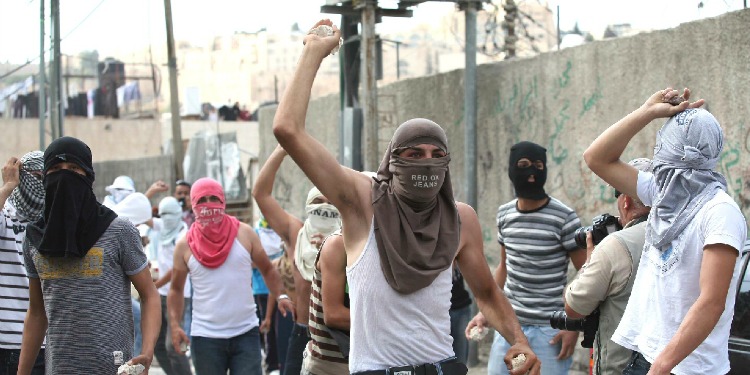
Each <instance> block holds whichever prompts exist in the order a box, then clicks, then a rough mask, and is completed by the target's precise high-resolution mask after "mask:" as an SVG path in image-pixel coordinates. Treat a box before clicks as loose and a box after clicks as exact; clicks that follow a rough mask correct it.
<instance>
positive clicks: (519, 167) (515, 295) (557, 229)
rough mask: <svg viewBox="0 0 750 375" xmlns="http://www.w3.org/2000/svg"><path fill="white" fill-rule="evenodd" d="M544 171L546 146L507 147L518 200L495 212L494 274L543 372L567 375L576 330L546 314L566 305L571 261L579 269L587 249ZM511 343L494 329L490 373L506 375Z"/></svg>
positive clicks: (477, 321) (480, 319)
mask: <svg viewBox="0 0 750 375" xmlns="http://www.w3.org/2000/svg"><path fill="white" fill-rule="evenodd" d="M547 170H548V165H547V150H546V149H545V148H544V147H542V146H540V145H538V144H536V143H533V142H529V141H522V142H518V143H516V144H515V145H513V146H512V147H511V148H510V153H509V158H508V177H509V178H510V181H511V182H512V183H513V188H514V190H515V194H516V199H513V200H511V201H510V202H508V203H505V204H503V205H501V206H500V208H498V210H497V241H498V243H499V244H500V262H499V264H498V265H497V268H496V269H495V274H494V276H495V281H496V282H497V284H498V286H499V287H500V288H503V290H504V291H505V295H507V296H508V299H509V300H510V303H511V304H512V305H513V310H515V312H516V315H518V320H519V321H520V322H521V328H522V329H523V333H524V334H525V335H526V337H528V339H529V343H530V344H531V349H533V350H534V353H536V355H537V356H538V357H539V360H540V361H541V362H542V367H543V368H544V373H545V374H550V375H552V374H554V375H565V374H567V373H568V370H569V369H570V365H571V364H572V363H573V358H572V355H573V351H574V349H575V346H576V341H577V340H578V332H573V331H561V330H557V329H554V328H552V327H550V325H549V317H550V315H552V313H553V312H554V311H559V310H562V309H563V308H564V304H563V299H562V296H561V295H562V291H563V289H564V288H565V284H566V282H567V271H568V263H569V260H570V261H571V262H572V263H573V266H574V267H575V268H576V270H577V269H580V268H581V266H582V265H583V263H584V261H585V260H586V249H583V248H579V247H578V245H576V241H575V231H576V229H578V228H580V227H581V221H580V220H579V219H578V215H576V212H575V211H574V210H573V209H572V208H570V207H568V206H567V205H566V204H565V203H563V202H562V201H560V200H559V199H557V198H555V197H552V196H550V195H548V194H547V192H546V191H545V190H544V184H545V182H546V181H547ZM529 233H533V234H534V235H533V236H530V235H529ZM529 275H534V277H529ZM484 325H486V320H485V319H484V315H483V314H482V313H481V312H480V313H478V314H477V315H476V316H475V317H474V319H472V321H471V322H469V325H468V326H467V331H468V330H470V329H472V328H473V327H474V326H479V327H483V326H484ZM550 338H552V339H551V340H550ZM509 347H510V344H509V343H508V342H507V341H505V339H503V337H502V336H501V335H500V334H498V333H495V337H494V339H493V341H492V349H491V351H490V358H489V361H488V362H487V373H488V374H489V375H506V374H508V369H507V368H506V367H505V365H504V364H503V361H502V358H503V353H505V352H506V351H507V350H508V348H509Z"/></svg>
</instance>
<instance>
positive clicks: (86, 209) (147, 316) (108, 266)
mask: <svg viewBox="0 0 750 375" xmlns="http://www.w3.org/2000/svg"><path fill="white" fill-rule="evenodd" d="M43 175H44V178H43V181H42V183H43V185H44V191H45V199H44V210H43V214H42V216H41V217H40V218H39V219H38V220H37V221H36V222H34V223H31V224H29V225H28V226H27V227H26V231H27V233H26V240H25V241H24V243H23V254H24V263H25V265H26V273H27V275H28V277H29V309H28V312H27V313H26V321H25V323H24V332H23V343H22V346H21V359H20V364H19V366H18V373H19V374H22V375H25V374H29V373H30V371H31V365H32V363H33V361H34V359H35V358H36V356H37V353H38V352H39V346H40V345H41V343H42V340H43V339H44V337H45V331H46V337H47V346H46V349H45V355H46V371H47V374H48V375H50V374H52V375H54V374H61V375H62V374H114V373H116V372H117V370H118V368H119V366H121V365H123V364H125V363H126V362H130V363H131V364H141V365H143V366H145V368H146V371H148V368H149V367H150V365H151V360H152V358H153V351H154V343H155V342H156V337H157V335H158V333H159V320H158V319H159V300H158V294H157V293H156V288H154V284H153V282H152V281H151V273H150V272H149V269H148V267H147V266H148V260H147V259H146V254H144V252H143V248H142V246H141V238H140V235H139V233H138V230H137V229H136V228H135V226H134V225H133V224H132V223H130V221H128V220H126V219H123V218H119V217H117V215H116V214H115V213H114V212H112V210H110V209H108V208H106V207H104V206H102V205H101V204H99V202H97V200H96V197H95V196H94V191H93V189H92V186H93V183H94V168H93V165H92V157H91V150H90V149H89V147H88V146H87V145H86V144H85V143H83V142H81V141H80V140H78V139H76V138H72V137H61V138H58V139H56V140H54V141H53V142H52V143H50V145H49V146H48V147H47V149H46V150H45V151H44V170H43ZM131 282H132V283H133V285H134V286H135V288H136V290H138V293H139V294H140V296H141V309H142V320H141V327H142V331H143V343H142V348H143V349H142V352H141V355H139V356H136V357H133V356H132V352H133V331H134V329H133V315H132V307H131V302H130V301H131V300H130V288H131ZM131 358H132V359H131Z"/></svg>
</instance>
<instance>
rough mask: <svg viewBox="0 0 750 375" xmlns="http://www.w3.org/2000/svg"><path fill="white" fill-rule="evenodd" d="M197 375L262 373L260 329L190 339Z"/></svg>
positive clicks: (260, 374) (250, 374)
mask: <svg viewBox="0 0 750 375" xmlns="http://www.w3.org/2000/svg"><path fill="white" fill-rule="evenodd" d="M190 339H191V340H190V342H191V344H192V348H191V349H190V353H192V354H191V355H192V357H193V364H194V365H195V373H196V374H197V375H226V374H227V370H229V374H230V375H245V374H247V375H262V374H263V366H262V363H261V361H262V358H261V355H260V331H259V330H258V327H255V328H253V329H251V330H249V331H247V332H246V333H243V334H241V335H239V336H235V337H232V338H228V339H212V338H208V337H200V336H193V337H191V338H190Z"/></svg>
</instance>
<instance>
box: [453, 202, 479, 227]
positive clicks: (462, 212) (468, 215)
mask: <svg viewBox="0 0 750 375" xmlns="http://www.w3.org/2000/svg"><path fill="white" fill-rule="evenodd" d="M456 208H457V209H458V216H459V217H460V218H461V224H462V225H463V224H465V223H466V222H467V221H474V222H476V223H477V224H479V217H478V216H477V212H476V211H475V210H474V208H473V207H471V206H469V205H468V204H466V203H464V202H458V201H456Z"/></svg>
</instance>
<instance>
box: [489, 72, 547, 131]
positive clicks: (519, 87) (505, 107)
mask: <svg viewBox="0 0 750 375" xmlns="http://www.w3.org/2000/svg"><path fill="white" fill-rule="evenodd" d="M538 96H539V89H538V84H537V77H536V76H533V77H532V78H531V79H530V80H529V81H528V82H524V79H523V78H517V79H516V80H515V81H514V82H513V89H512V90H511V94H510V96H509V97H507V98H504V97H503V93H502V91H501V90H498V91H497V101H496V102H495V114H496V115H498V114H501V113H505V112H506V111H511V114H517V115H518V118H519V120H520V121H528V120H530V119H532V118H533V117H534V115H535V112H534V111H533V107H532V106H531V105H530V103H531V99H534V98H537V97H538ZM521 97H522V98H521ZM519 98H520V100H519ZM516 105H517V106H518V108H517V109H516V108H515V107H516ZM516 110H517V112H516Z"/></svg>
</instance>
